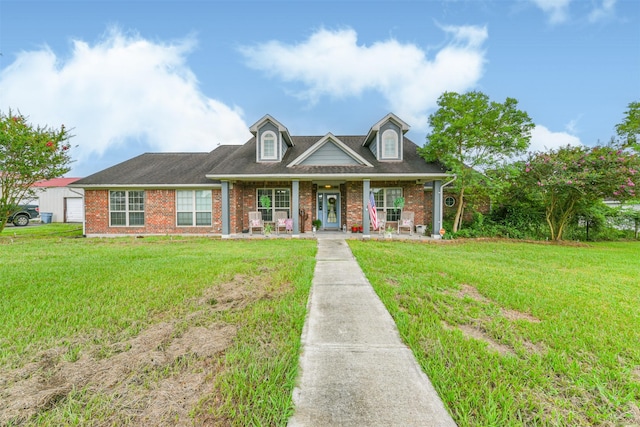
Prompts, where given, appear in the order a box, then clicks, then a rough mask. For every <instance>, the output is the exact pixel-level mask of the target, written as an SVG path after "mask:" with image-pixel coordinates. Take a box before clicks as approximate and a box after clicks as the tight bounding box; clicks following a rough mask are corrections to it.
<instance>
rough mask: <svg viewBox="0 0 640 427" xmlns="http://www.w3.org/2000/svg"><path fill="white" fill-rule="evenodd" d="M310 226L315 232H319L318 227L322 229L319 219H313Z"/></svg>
mask: <svg viewBox="0 0 640 427" xmlns="http://www.w3.org/2000/svg"><path fill="white" fill-rule="evenodd" d="M311 225H312V226H313V227H315V229H316V230H320V227H322V221H320V220H319V219H314V220H313V221H311Z"/></svg>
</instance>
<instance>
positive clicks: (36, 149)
mask: <svg viewBox="0 0 640 427" xmlns="http://www.w3.org/2000/svg"><path fill="white" fill-rule="evenodd" d="M70 138H71V135H69V133H68V131H67V129H65V127H64V125H62V126H61V127H60V129H54V128H52V127H49V126H33V125H31V124H30V123H28V121H27V118H26V117H25V116H23V115H22V114H13V112H12V111H11V110H9V112H8V113H7V114H5V113H3V112H0V231H2V230H3V229H4V227H5V225H6V223H7V219H8V217H9V215H10V214H11V212H12V211H13V210H14V209H15V208H16V206H18V205H19V204H20V203H22V202H24V201H25V200H29V199H31V198H33V197H35V193H34V190H33V184H35V183H36V182H38V181H42V180H47V179H52V178H57V177H60V176H62V175H64V174H65V173H67V172H68V171H69V170H70V168H69V164H70V163H71V157H70V154H69V148H70V144H69V139H70Z"/></svg>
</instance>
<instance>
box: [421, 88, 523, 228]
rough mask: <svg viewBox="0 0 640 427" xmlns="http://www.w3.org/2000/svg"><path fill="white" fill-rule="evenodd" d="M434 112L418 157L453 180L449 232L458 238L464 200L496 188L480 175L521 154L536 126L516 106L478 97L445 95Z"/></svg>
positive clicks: (474, 94)
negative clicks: (454, 195) (455, 199)
mask: <svg viewBox="0 0 640 427" xmlns="http://www.w3.org/2000/svg"><path fill="white" fill-rule="evenodd" d="M438 106H439V108H438V110H437V111H436V112H435V113H433V114H432V115H431V116H429V125H430V126H431V128H432V132H431V133H430V134H429V135H427V143H426V144H425V146H424V147H422V148H419V153H420V154H421V155H422V156H423V157H424V158H425V160H427V161H430V162H431V161H440V162H441V163H442V164H443V165H444V166H445V167H446V168H447V170H448V171H449V172H451V173H454V174H456V176H457V179H456V181H455V182H454V184H453V185H454V189H455V190H456V191H457V192H458V207H457V211H456V215H455V219H454V224H453V230H452V231H453V232H456V231H458V229H459V228H460V221H461V218H462V215H463V213H464V206H465V197H467V195H468V194H479V193H487V190H491V188H492V186H493V184H494V183H492V182H491V180H490V179H488V178H487V176H486V175H485V174H484V172H486V171H488V170H490V169H496V168H500V167H503V166H504V165H505V164H506V163H508V162H509V161H510V160H511V159H513V158H514V157H515V156H519V155H522V154H524V153H525V152H526V150H527V148H528V147H529V141H530V139H531V130H532V129H533V127H534V124H533V122H532V121H531V119H530V118H529V115H528V114H527V113H526V112H524V111H521V110H519V109H518V108H517V106H518V101H517V100H515V99H513V98H507V99H506V100H505V101H504V102H502V103H500V102H495V101H491V100H490V99H489V97H488V96H487V95H485V94H484V93H482V92H477V91H474V92H467V93H464V94H458V93H456V92H445V93H444V94H442V95H441V96H440V98H438ZM496 184H497V183H496ZM489 194H490V191H489Z"/></svg>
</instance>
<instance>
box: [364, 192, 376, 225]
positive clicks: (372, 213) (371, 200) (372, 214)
mask: <svg viewBox="0 0 640 427" xmlns="http://www.w3.org/2000/svg"><path fill="white" fill-rule="evenodd" d="M367 208H368V209H369V218H371V226H372V227H373V229H374V230H377V229H378V211H376V201H375V198H374V197H373V191H370V192H369V203H367Z"/></svg>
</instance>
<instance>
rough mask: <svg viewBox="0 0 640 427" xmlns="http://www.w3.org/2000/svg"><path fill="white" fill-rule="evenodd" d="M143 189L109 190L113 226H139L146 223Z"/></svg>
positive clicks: (110, 220)
mask: <svg viewBox="0 0 640 427" xmlns="http://www.w3.org/2000/svg"><path fill="white" fill-rule="evenodd" d="M144 199H145V194H144V191H143V190H117V191H110V192H109V225H110V226H111V227H139V226H143V225H144Z"/></svg>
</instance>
